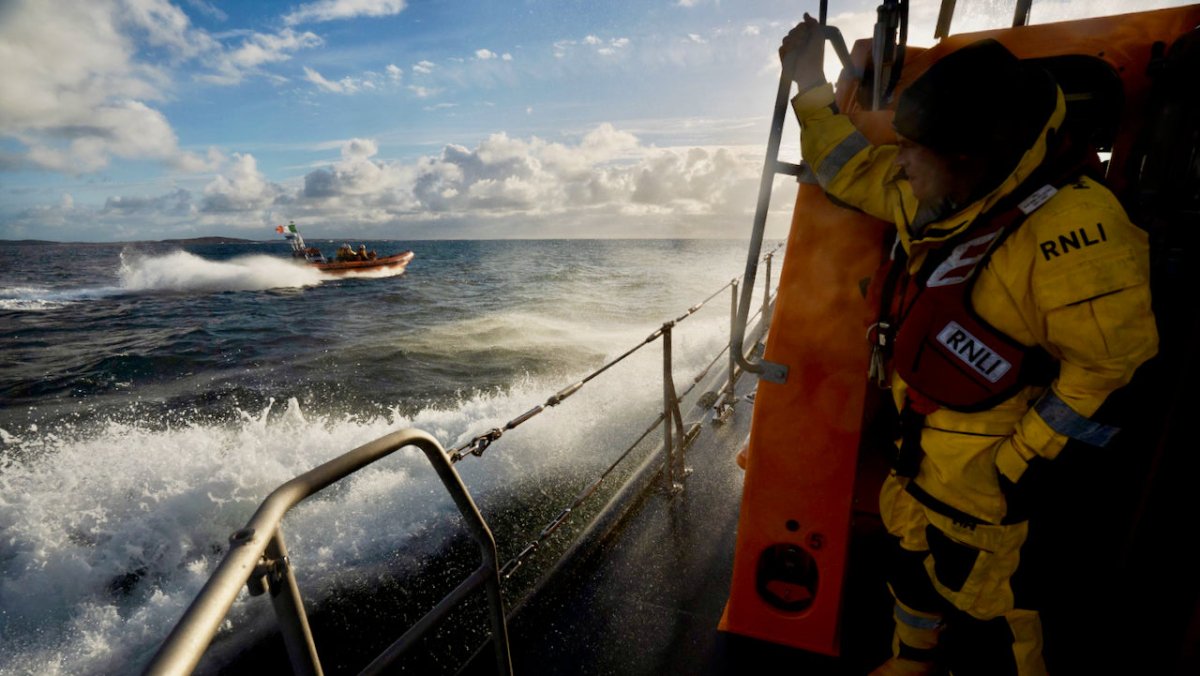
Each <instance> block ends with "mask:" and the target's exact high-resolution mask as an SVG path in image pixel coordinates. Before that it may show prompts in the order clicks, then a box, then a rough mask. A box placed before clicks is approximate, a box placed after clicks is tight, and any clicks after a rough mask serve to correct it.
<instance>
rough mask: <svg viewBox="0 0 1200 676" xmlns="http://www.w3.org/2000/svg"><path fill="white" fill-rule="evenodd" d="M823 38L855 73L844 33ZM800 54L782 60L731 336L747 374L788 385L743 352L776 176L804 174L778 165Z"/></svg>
mask: <svg viewBox="0 0 1200 676" xmlns="http://www.w3.org/2000/svg"><path fill="white" fill-rule="evenodd" d="M821 30H822V37H823V39H825V40H828V41H829V42H830V44H831V45H832V46H833V48H834V51H835V52H836V53H837V56H838V60H840V61H841V62H842V67H843V68H846V69H849V70H850V71H851V72H852V73H853V72H855V71H854V64H853V62H852V61H851V60H850V52H849V51H848V50H847V49H846V41H845V39H843V38H842V33H841V31H839V30H838V29H837V28H835V27H833V26H822V27H821ZM796 58H797V54H796V52H795V51H794V50H793V51H791V52H789V53H788V54H787V55H786V56H785V57H784V59H783V67H782V69H781V70H780V72H779V86H778V88H777V89H776V90H775V108H774V111H773V112H772V115H771V133H770V136H769V137H768V139H767V155H766V158H765V159H764V160H763V170H762V178H761V179H760V180H759V184H758V206H757V207H756V208H755V210H754V224H753V227H752V228H751V231H750V245H749V248H748V249H747V252H746V272H745V274H744V275H742V282H743V286H742V298H741V302H739V303H738V308H737V317H736V318H735V319H734V326H733V332H732V335H731V341H732V347H731V350H732V352H733V358H734V361H736V362H737V365H738V366H740V367H741V368H742V370H744V371H746V372H747V373H754V374H757V375H758V376H759V377H760V378H762V379H763V380H767V381H770V382H773V383H784V382H787V373H788V367H787V365H785V364H776V363H773V362H769V361H767V360H765V359H760V360H758V361H751V360H750V359H748V358H747V357H746V355H745V352H744V349H745V347H744V343H745V338H746V323H747V320H748V319H749V316H750V298H751V296H752V295H753V293H754V279H755V275H756V273H757V271H758V257H759V254H761V253H762V243H763V233H764V232H765V231H766V228H767V212H768V211H769V209H770V207H771V188H772V187H773V185H774V183H775V174H787V175H789V176H797V177H799V176H800V175H801V173H802V172H803V168H802V167H801V166H800V165H796V164H791V163H789V162H780V161H779V144H780V141H781V140H782V138H783V123H784V121H785V120H786V118H787V108H788V105H787V104H788V97H789V96H790V94H791V93H792V73H793V71H794V70H795V66H796Z"/></svg>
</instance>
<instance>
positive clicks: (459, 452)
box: [447, 244, 782, 580]
mask: <svg viewBox="0 0 1200 676" xmlns="http://www.w3.org/2000/svg"><path fill="white" fill-rule="evenodd" d="M780 246H782V244H778V245H776V246H775V248H774V249H772V250H771V251H769V252H767V253H766V254H764V256H763V259H764V260H766V259H768V258H770V257H771V256H773V255H774V254H775V252H776V251H778V250H779V248H780ZM739 279H740V278H734V279H732V280H730V281H729V282H727V283H726V284H724V285H723V286H722V287H721V288H719V289H717V290H716V291H714V292H713V293H712V294H711V295H709V296H708V297H707V298H705V299H704V300H702V301H700V302H699V303H696V304H695V305H693V306H691V307H689V308H688V309H687V311H685V312H684V313H683V314H682V315H680V316H679V317H676V318H675V319H673V320H670V321H667V322H666V323H664V324H663V326H662V327H661V328H659V329H658V330H656V331H655V332H654V333H652V334H650V335H649V336H647V337H646V338H645V339H644V340H643V341H642V342H641V343H639V344H637V345H636V346H634V347H632V348H630V349H629V350H627V351H625V352H624V353H623V354H621V355H620V356H619V357H617V358H615V359H613V360H612V361H610V362H609V363H607V364H605V365H604V366H602V367H600V368H599V369H597V370H595V371H593V372H592V373H591V374H589V375H588V376H587V377H585V378H583V379H582V380H580V381H578V382H576V383H574V384H572V385H569V386H567V387H565V388H563V389H562V390H559V391H558V392H556V393H555V394H554V395H552V396H551V397H550V398H549V399H547V400H546V403H545V404H542V405H539V406H535V407H534V408H532V409H530V410H528V411H526V412H525V413H522V414H521V415H519V416H517V417H516V418H513V419H512V420H510V421H509V422H508V423H506V424H505V425H504V427H503V428H493V429H491V430H489V431H488V432H485V433H484V434H481V435H479V436H477V437H475V438H474V439H472V440H471V441H469V442H467V443H465V444H462V445H461V446H458V447H457V448H455V449H453V450H452V451H448V452H447V453H448V455H449V457H450V461H451V462H458V461H459V460H461V459H463V458H464V457H466V455H474V456H476V457H479V456H481V455H482V454H483V452H484V451H485V450H487V448H488V446H490V445H491V444H492V442H494V441H496V440H497V439H499V438H500V437H501V436H503V434H504V433H505V432H506V431H508V430H511V429H513V428H515V427H517V426H519V425H521V424H522V423H524V422H525V421H527V420H529V419H531V418H533V417H534V416H536V415H538V414H540V413H542V412H543V411H545V410H546V409H547V408H549V407H551V406H557V405H558V404H560V403H562V401H563V400H564V399H566V398H567V397H569V396H571V395H572V394H574V393H575V392H577V391H578V390H579V389H580V388H581V387H583V385H584V384H586V383H587V382H588V381H590V380H592V379H594V378H596V377H597V376H599V375H600V374H601V373H604V372H605V371H607V370H608V369H610V368H612V367H613V366H615V365H617V364H618V363H620V362H621V361H623V360H624V359H626V358H627V357H629V356H630V355H632V354H633V353H634V352H637V351H638V350H640V349H641V348H643V347H645V346H646V345H648V344H650V343H652V342H654V341H655V340H657V339H658V338H660V337H661V336H662V335H663V333H664V331H665V330H666V329H667V328H670V327H673V326H674V325H676V324H678V323H679V322H681V321H683V320H685V319H687V318H688V317H690V316H691V315H693V314H695V313H696V312H697V311H699V310H700V309H701V308H702V307H704V306H705V305H706V304H707V303H709V302H710V301H712V300H713V299H714V298H716V297H717V296H718V295H720V294H721V292H723V291H724V290H725V289H728V288H730V287H731V286H733V285H734V284H735V283H736V282H737V281H738V280H739ZM776 291H778V287H776ZM764 309H765V306H760V307H759V309H758V310H756V311H755V313H754V314H753V315H751V319H753V318H755V317H758V316H759V315H760V314H762V313H763V311H764ZM731 346H732V340H730V341H729V342H727V343H725V346H724V347H723V348H722V349H721V351H720V352H719V353H717V356H716V357H714V358H713V360H712V361H711V362H709V363H708V365H707V366H705V367H704V368H703V369H702V370H701V371H700V373H698V374H697V375H696V376H694V377H693V378H692V384H691V385H689V386H688V387H687V388H686V389H684V391H683V392H682V393H680V394H677V395H675V396H676V400H677V401H678V400H680V399H685V398H686V397H687V396H688V395H689V394H691V392H692V390H694V389H695V388H696V386H697V385H699V383H700V381H701V380H703V379H704V377H705V376H706V375H707V374H708V372H709V371H710V370H711V369H712V367H713V366H714V365H716V364H717V362H718V361H720V359H721V357H722V356H723V355H724V354H725V353H726V352H727V351H728V350H729V349H730V347H731ZM728 386H729V385H728V384H726V385H723V386H722V390H721V392H719V393H718V395H719V394H721V393H722V392H723V391H724V389H725V387H728ZM665 419H666V414H665V413H659V414H658V416H657V417H656V418H655V419H654V421H653V422H651V423H650V424H649V425H648V426H647V427H646V429H645V431H643V432H642V434H641V436H639V437H638V438H637V439H636V440H635V441H634V442H633V443H632V444H631V445H630V446H629V447H628V448H626V449H625V451H624V452H622V453H621V455H620V456H618V457H617V459H616V460H614V461H613V462H612V464H610V465H609V466H608V468H607V469H605V470H604V471H603V472H602V473H601V474H600V476H598V477H597V478H596V479H595V480H593V481H592V483H590V484H588V485H587V486H585V487H584V488H583V490H581V491H580V492H579V493H578V494H577V495H576V496H575V499H574V500H572V501H571V503H570V504H569V505H568V506H566V507H564V508H563V509H561V510H560V511H559V512H558V513H557V514H556V515H555V516H554V518H552V519H551V520H550V522H549V523H547V524H546V525H545V526H543V527H542V529H541V530H540V531H539V532H538V534H537V536H536V537H535V538H533V539H531V540H529V541H528V542H527V543H526V544H525V546H524V547H523V548H522V549H521V551H520V552H518V553H517V555H516V556H514V557H512V558H511V559H509V560H508V561H507V562H505V563H504V565H503V566H502V567H501V568H500V578H501V579H502V580H506V579H508V578H510V577H511V576H512V575H513V573H515V572H516V571H517V569H518V568H520V567H521V565H522V564H523V563H524V562H525V560H526V559H527V558H529V557H530V556H532V555H533V554H534V553H535V552H537V550H538V548H540V547H541V545H542V543H544V542H545V541H546V540H548V539H549V538H550V537H551V536H553V535H554V533H555V532H556V531H558V529H559V528H561V527H562V525H563V524H565V523H566V522H567V520H568V519H569V518H570V516H571V515H572V514H573V513H574V512H575V510H576V509H578V508H579V507H580V506H581V505H583V503H584V502H586V501H587V500H588V499H589V498H591V497H592V496H593V495H594V494H595V493H596V491H598V490H599V489H600V486H601V485H602V484H603V483H604V481H605V480H606V479H608V478H609V476H610V475H611V474H612V473H613V472H614V471H616V469H617V467H619V466H620V465H621V463H622V462H624V461H625V460H626V458H628V457H629V454H630V453H632V452H633V451H634V449H636V448H637V447H638V446H640V445H641V443H642V442H643V441H645V440H646V437H647V436H649V435H650V433H651V432H653V431H654V430H655V429H656V428H657V427H658V426H659V425H661V424H662V423H663V421H664V420H665Z"/></svg>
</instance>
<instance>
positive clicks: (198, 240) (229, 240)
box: [0, 237, 273, 246]
mask: <svg viewBox="0 0 1200 676" xmlns="http://www.w3.org/2000/svg"><path fill="white" fill-rule="evenodd" d="M269 241H273V240H258V239H239V238H237V237H188V238H185V239H158V240H153V239H148V240H139V241H134V242H55V241H53V240H46V239H0V245H5V244H7V245H10V246H44V245H47V244H77V245H79V246H110V245H113V244H258V243H260V242H269Z"/></svg>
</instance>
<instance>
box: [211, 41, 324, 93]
mask: <svg viewBox="0 0 1200 676" xmlns="http://www.w3.org/2000/svg"><path fill="white" fill-rule="evenodd" d="M322 43H323V41H322V40H321V38H320V37H319V36H317V35H316V34H314V33H310V32H308V31H305V32H303V33H297V32H296V31H293V30H292V29H290V28H285V29H283V30H282V31H280V32H278V33H275V34H267V33H252V34H251V35H250V36H249V37H247V38H246V39H245V40H243V41H242V43H241V44H240V45H238V47H237V48H235V49H233V50H231V51H227V52H223V53H221V54H220V55H218V56H217V57H216V58H215V59H213V61H212V67H213V69H214V70H215V71H216V72H215V73H213V74H210V75H205V76H201V79H203V80H206V81H208V82H213V83H215V84H237V83H239V82H241V81H242V80H243V79H244V78H245V76H246V74H247V73H253V72H257V69H258V68H259V67H260V66H263V65H265V64H271V63H281V62H283V61H288V60H289V59H291V58H292V54H293V53H294V52H296V51H299V50H301V49H309V48H312V47H317V46H320V45H321V44H322Z"/></svg>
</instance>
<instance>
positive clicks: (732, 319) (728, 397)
mask: <svg viewBox="0 0 1200 676" xmlns="http://www.w3.org/2000/svg"><path fill="white" fill-rule="evenodd" d="M730 286H732V287H733V296H732V298H731V299H730V305H729V333H730V339H729V340H730V345H731V346H732V345H733V337H732V336H733V331H734V327H735V326H737V303H738V280H736V279H735V280H733V281H732V282H730ZM735 373H737V359H735V358H734V356H733V349H732V347H731V349H730V350H729V384H728V385H727V386H726V387H727V389H726V390H725V406H726V407H728V408H726V410H725V411H722V413H723V414H727V413H728V411H729V410H730V409H732V408H733V404H734V402H735V401H736V400H737V392H735V391H734V385H735V383H734V374H735Z"/></svg>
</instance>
